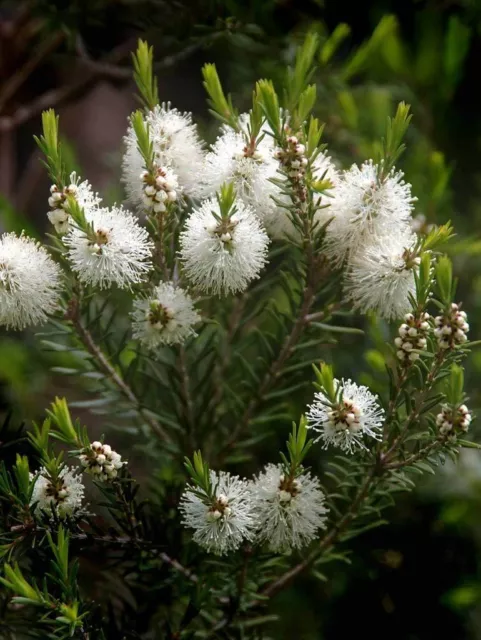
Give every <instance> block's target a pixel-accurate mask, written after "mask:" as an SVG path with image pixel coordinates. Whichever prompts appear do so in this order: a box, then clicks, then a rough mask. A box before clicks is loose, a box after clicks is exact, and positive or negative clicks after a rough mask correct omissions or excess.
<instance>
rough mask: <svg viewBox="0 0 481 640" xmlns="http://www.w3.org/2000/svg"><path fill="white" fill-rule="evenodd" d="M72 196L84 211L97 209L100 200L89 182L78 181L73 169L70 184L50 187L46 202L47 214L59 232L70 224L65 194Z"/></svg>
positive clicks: (62, 232) (64, 230) (65, 230)
mask: <svg viewBox="0 0 481 640" xmlns="http://www.w3.org/2000/svg"><path fill="white" fill-rule="evenodd" d="M69 195H70V196H73V197H74V198H75V200H76V201H77V203H78V205H79V206H80V207H82V208H83V209H84V210H85V211H90V210H91V209H97V208H98V207H99V206H100V203H101V202H102V200H101V198H100V197H99V195H98V194H97V193H94V192H93V191H92V186H91V184H90V183H89V182H88V181H87V180H84V181H83V182H80V178H79V177H78V176H77V174H76V173H75V171H73V172H72V173H71V174H70V184H69V185H68V187H65V189H63V190H60V189H59V188H58V187H57V185H55V184H54V185H52V186H51V187H50V197H49V199H48V204H49V205H50V209H51V210H50V211H49V212H48V214H47V216H48V219H49V220H50V222H51V223H52V224H53V226H54V227H55V231H57V233H59V234H64V233H67V231H68V230H69V226H70V216H69V214H68V213H67V210H66V209H67V196H69Z"/></svg>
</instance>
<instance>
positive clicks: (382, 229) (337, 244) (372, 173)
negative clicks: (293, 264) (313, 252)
mask: <svg viewBox="0 0 481 640" xmlns="http://www.w3.org/2000/svg"><path fill="white" fill-rule="evenodd" d="M402 177H403V174H402V173H401V172H394V171H392V172H391V173H390V174H389V175H388V176H387V177H386V178H385V179H384V180H383V182H381V183H379V181H378V175H377V167H376V165H375V164H374V163H373V162H372V160H370V161H368V162H365V163H364V164H363V165H361V167H358V166H357V165H353V166H352V167H351V168H350V169H349V170H348V171H344V172H343V174H342V175H341V177H340V178H339V180H338V181H337V183H336V188H335V190H334V191H333V196H334V198H333V200H332V202H331V206H330V210H329V212H328V213H329V215H330V216H331V217H332V218H333V219H332V221H331V223H330V224H329V226H328V229H327V236H326V241H327V244H326V250H327V253H328V255H329V257H330V258H331V259H332V261H333V262H334V263H335V264H337V265H340V264H341V263H342V262H343V261H344V259H345V258H346V257H348V256H351V255H352V254H353V253H354V252H356V251H357V250H358V248H359V247H362V246H363V245H364V244H372V243H373V242H374V241H376V239H380V238H386V237H387V236H389V237H390V236H399V235H401V236H405V235H407V234H408V232H409V229H410V224H411V211H412V208H413V205H412V203H413V201H414V198H413V197H412V195H411V185H410V184H407V183H405V182H404V180H403V179H402Z"/></svg>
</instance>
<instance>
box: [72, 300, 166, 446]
mask: <svg viewBox="0 0 481 640" xmlns="http://www.w3.org/2000/svg"><path fill="white" fill-rule="evenodd" d="M66 319H68V320H70V321H71V322H72V325H73V327H74V328H75V330H76V332H77V335H78V336H79V338H80V340H81V341H82V343H83V345H84V346H85V348H86V349H87V351H88V352H89V353H90V355H91V356H92V357H93V358H94V361H95V362H96V363H97V365H98V367H99V369H100V370H101V371H102V372H103V373H104V374H105V375H106V376H107V377H108V378H109V380H110V381H111V382H113V384H114V385H115V386H116V387H117V388H118V389H119V390H120V392H121V393H122V394H123V396H124V397H125V398H126V399H127V400H128V401H129V402H130V403H131V404H132V405H133V406H134V407H135V409H136V410H137V412H138V413H139V415H140V416H141V417H142V418H143V419H144V420H145V422H146V423H147V424H148V425H149V427H150V428H151V429H152V431H153V432H154V433H155V434H156V435H157V436H158V437H160V438H162V439H163V440H165V441H167V442H172V438H171V437H170V435H169V434H168V433H167V432H166V431H165V429H164V428H163V427H162V426H161V425H160V424H159V423H158V422H157V420H155V418H153V417H152V416H151V415H150V413H149V412H148V411H146V410H145V409H144V408H143V407H142V406H141V403H140V400H139V399H138V398H137V396H136V395H135V393H134V392H133V391H132V389H131V388H130V387H129V385H128V384H127V383H126V382H125V381H124V380H123V379H122V377H121V376H120V375H119V374H118V373H117V371H116V370H115V368H114V367H113V366H112V365H111V363H110V362H109V360H108V359H107V357H106V355H105V354H104V353H103V351H102V349H101V348H100V347H99V346H98V345H97V344H96V342H95V340H94V339H93V336H92V334H91V333H90V331H89V330H88V329H87V328H86V327H85V326H84V325H83V323H82V320H81V317H80V306H79V302H78V300H77V299H74V300H72V301H71V303H70V306H69V310H68V312H67V315H66Z"/></svg>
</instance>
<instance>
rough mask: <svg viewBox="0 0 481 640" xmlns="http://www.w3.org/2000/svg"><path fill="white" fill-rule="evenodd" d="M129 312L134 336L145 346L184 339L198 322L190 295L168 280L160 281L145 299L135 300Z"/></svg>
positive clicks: (152, 346)
mask: <svg viewBox="0 0 481 640" xmlns="http://www.w3.org/2000/svg"><path fill="white" fill-rule="evenodd" d="M131 315H132V320H133V322H132V331H133V336H134V338H136V339H137V340H140V341H141V342H142V344H144V345H145V346H146V347H147V348H149V349H156V348H158V347H160V346H161V345H164V344H176V343H177V344H181V343H183V342H185V340H186V339H187V338H189V337H190V336H193V335H195V331H194V325H195V324H196V323H197V322H199V321H200V316H199V314H198V313H197V312H196V310H195V308H194V304H193V302H192V299H191V297H190V296H189V295H188V294H187V293H186V292H185V291H184V290H183V289H181V288H180V287H176V286H175V285H174V284H173V283H171V282H161V283H160V284H159V285H158V286H157V287H155V289H154V290H153V292H152V294H151V295H150V296H149V297H148V298H137V299H135V300H134V310H133V312H132V314H131Z"/></svg>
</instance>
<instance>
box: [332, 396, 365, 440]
mask: <svg viewBox="0 0 481 640" xmlns="http://www.w3.org/2000/svg"><path fill="white" fill-rule="evenodd" d="M327 418H328V421H329V424H330V425H331V427H333V428H334V429H335V430H337V431H343V430H349V431H350V432H351V433H355V432H357V431H359V430H360V429H361V428H362V425H361V421H360V418H361V410H360V409H359V407H357V406H356V405H355V404H354V402H353V401H352V400H349V399H348V398H343V399H342V400H341V402H340V403H339V405H337V406H335V407H332V409H331V410H330V411H328V412H327Z"/></svg>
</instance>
